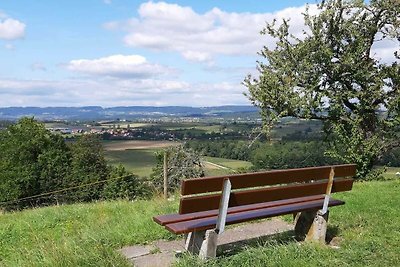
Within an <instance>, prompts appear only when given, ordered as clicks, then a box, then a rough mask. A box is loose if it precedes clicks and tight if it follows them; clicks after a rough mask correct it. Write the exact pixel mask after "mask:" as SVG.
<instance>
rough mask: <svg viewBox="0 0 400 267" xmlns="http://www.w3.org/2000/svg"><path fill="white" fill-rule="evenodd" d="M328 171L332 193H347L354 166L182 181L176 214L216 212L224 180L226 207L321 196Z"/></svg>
mask: <svg viewBox="0 0 400 267" xmlns="http://www.w3.org/2000/svg"><path fill="white" fill-rule="evenodd" d="M331 168H334V172H335V175H334V181H333V187H332V193H333V192H341V191H349V190H351V188H352V186H353V179H352V178H349V177H353V176H354V175H355V174H356V165H355V164H345V165H334V166H323V167H310V168H300V169H288V170H273V171H266V172H257V173H245V174H236V175H226V176H217V177H205V178H196V179H186V180H183V181H182V186H181V195H182V198H181V200H180V206H179V213H180V214H186V213H192V212H198V211H206V210H213V209H218V207H219V203H220V198H221V190H222V186H223V181H224V180H225V179H227V178H229V180H230V182H231V185H232V192H231V195H230V198H229V207H235V206H242V205H249V204H256V203H261V202H269V201H276V200H282V199H289V198H296V197H305V196H312V195H319V194H324V193H325V191H326V188H327V185H328V178H329V174H330V171H331ZM215 192H218V193H215Z"/></svg>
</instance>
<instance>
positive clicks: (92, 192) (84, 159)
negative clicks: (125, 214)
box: [67, 134, 109, 201]
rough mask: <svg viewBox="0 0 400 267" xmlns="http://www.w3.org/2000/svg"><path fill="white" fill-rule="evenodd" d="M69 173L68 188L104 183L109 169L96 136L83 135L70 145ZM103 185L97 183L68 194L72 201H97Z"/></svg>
mask: <svg viewBox="0 0 400 267" xmlns="http://www.w3.org/2000/svg"><path fill="white" fill-rule="evenodd" d="M71 152H72V159H71V173H70V175H69V177H70V179H69V186H76V185H79V184H90V183H95V182H100V181H104V180H106V179H107V178H108V176H109V168H108V166H107V162H106V159H105V156H104V151H103V145H102V144H101V141H100V138H99V137H98V136H96V135H91V134H89V135H83V136H81V137H80V138H78V139H77V141H76V142H75V143H73V144H72V145H71ZM103 186H104V183H97V184H94V185H92V186H90V187H87V188H85V189H82V190H77V191H75V192H71V193H70V194H68V196H67V197H68V198H70V199H73V200H74V201H77V200H80V201H90V200H93V199H99V198H100V196H101V191H102V188H103Z"/></svg>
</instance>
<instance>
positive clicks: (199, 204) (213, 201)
mask: <svg viewBox="0 0 400 267" xmlns="http://www.w3.org/2000/svg"><path fill="white" fill-rule="evenodd" d="M327 183H328V182H327V181H319V182H312V183H306V184H294V185H287V186H275V187H268V188H261V189H251V190H244V191H236V192H232V193H231V196H230V199H229V207H236V206H241V205H249V204H255V203H262V202H269V201H275V200H282V199H289V198H297V197H305V196H312V195H320V194H324V193H325V190H326V187H327ZM352 186H353V179H340V180H335V181H334V182H333V188H332V192H341V191H349V190H351V188H352ZM220 197H221V194H211V195H203V196H193V197H186V198H181V200H180V205H179V214H186V213H192V212H198V211H206V210H213V209H217V208H218V206H219V201H220Z"/></svg>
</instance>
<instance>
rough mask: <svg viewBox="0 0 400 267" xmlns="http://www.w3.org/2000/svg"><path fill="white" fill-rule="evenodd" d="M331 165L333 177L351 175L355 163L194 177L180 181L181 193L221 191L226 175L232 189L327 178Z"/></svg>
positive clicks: (354, 168) (354, 172) (354, 170)
mask: <svg viewBox="0 0 400 267" xmlns="http://www.w3.org/2000/svg"><path fill="white" fill-rule="evenodd" d="M332 167H334V168H335V177H347V176H351V177H352V176H354V175H355V174H356V165H355V164H345V165H333V166H322V167H310V168H300V169H289V170H274V171H267V172H257V173H245V174H236V175H229V176H217V177H206V178H195V179H187V180H183V181H182V186H181V194H182V195H183V196H184V195H191V194H199V193H208V192H216V191H221V188H222V183H223V180H224V179H225V178H226V177H229V180H230V181H231V183H232V189H239V188H247V187H257V186H267V185H276V184H288V183H296V182H307V181H311V180H323V179H328V177H329V172H330V170H331V168H332Z"/></svg>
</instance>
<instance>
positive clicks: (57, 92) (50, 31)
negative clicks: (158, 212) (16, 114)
mask: <svg viewBox="0 0 400 267" xmlns="http://www.w3.org/2000/svg"><path fill="white" fill-rule="evenodd" d="M306 2H307V1H301V0H290V1H289V0H285V1H284V0H280V1H259V0H236V1H228V0H225V1H222V0H218V1H211V0H210V1H183V0H182V1H172V0H171V1H168V2H158V1H149V2H145V1H134V0H84V1H82V0H57V1H54V0H35V1H32V0H1V1H0V58H1V60H0V106H1V107H6V106H83V105H101V106H105V107H109V106H119V105H157V106H164V105H180V106H188V105H190V106H212V105H228V104H229V105H230V104H237V105H239V104H249V102H248V100H247V99H246V97H245V96H243V92H244V91H246V88H245V87H244V86H242V85H241V82H242V81H243V79H244V77H245V76H246V75H247V74H249V73H255V72H256V70H255V66H256V60H259V59H260V57H259V56H257V52H258V51H259V50H260V49H261V48H262V46H263V45H267V46H269V47H273V40H271V39H269V38H268V37H266V36H261V35H260V34H259V32H260V30H261V29H262V28H263V26H264V25H265V22H266V21H272V20H273V19H274V18H277V19H282V18H291V23H292V24H293V25H294V27H293V31H294V32H300V31H301V29H302V25H303V22H302V15H301V13H302V12H303V11H304V9H305V4H306ZM308 2H309V3H310V4H311V5H312V6H311V9H313V8H314V7H313V4H315V0H311V1H308ZM396 45H397V46H398V44H396ZM393 47H394V45H393V44H390V43H388V44H382V45H381V46H380V47H377V48H376V49H375V50H376V51H375V53H376V56H377V57H380V58H382V59H383V60H390V57H391V53H392V51H393Z"/></svg>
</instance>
